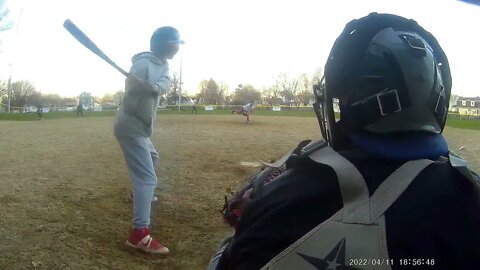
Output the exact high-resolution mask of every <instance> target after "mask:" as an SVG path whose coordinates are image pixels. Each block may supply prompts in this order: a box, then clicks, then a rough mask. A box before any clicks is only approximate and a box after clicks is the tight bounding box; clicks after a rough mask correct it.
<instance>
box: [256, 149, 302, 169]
mask: <svg viewBox="0 0 480 270" xmlns="http://www.w3.org/2000/svg"><path fill="white" fill-rule="evenodd" d="M295 149H296V148H294V149H292V150H290V151H288V152H287V153H286V154H285V155H283V157H281V158H280V159H278V160H277V161H275V162H273V163H268V162H265V161H261V160H260V163H262V165H264V166H267V167H272V168H278V167H280V166H282V165H283V164H285V162H287V160H288V159H289V158H290V157H291V156H292V153H293V151H295Z"/></svg>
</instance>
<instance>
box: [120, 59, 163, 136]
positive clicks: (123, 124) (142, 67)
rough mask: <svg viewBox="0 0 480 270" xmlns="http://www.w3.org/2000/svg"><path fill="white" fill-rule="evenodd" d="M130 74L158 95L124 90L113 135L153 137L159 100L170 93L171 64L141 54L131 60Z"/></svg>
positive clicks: (142, 91) (140, 90)
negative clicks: (169, 67) (152, 88)
mask: <svg viewBox="0 0 480 270" xmlns="http://www.w3.org/2000/svg"><path fill="white" fill-rule="evenodd" d="M132 63H133V65H132V67H131V69H130V74H132V75H135V76H136V77H137V78H140V79H143V80H145V81H147V82H148V83H150V84H151V85H152V86H154V88H155V89H156V91H158V95H153V93H152V92H150V91H147V90H144V89H129V86H128V85H126V86H125V93H124V95H123V99H122V103H121V105H120V108H119V110H118V111H117V113H116V115H115V122H114V132H115V134H116V135H118V136H144V137H148V138H149V137H150V136H152V130H153V125H154V123H155V118H156V114H157V108H158V102H159V99H160V96H161V95H163V94H165V93H166V92H167V91H168V89H170V83H171V80H170V75H169V70H168V62H167V61H166V60H165V59H159V58H157V57H156V56H155V55H153V54H152V53H151V52H142V53H139V54H136V55H135V56H133V58H132Z"/></svg>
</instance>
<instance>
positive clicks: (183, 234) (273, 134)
mask: <svg viewBox="0 0 480 270" xmlns="http://www.w3.org/2000/svg"><path fill="white" fill-rule="evenodd" d="M242 121H243V117H239V116H238V115H231V116H226V115H218V116H208V115H196V116H191V115H159V117H158V123H157V127H156V131H155V134H154V137H153V139H152V141H153V142H154V144H155V146H156V147H157V149H158V151H159V152H160V164H161V165H160V167H159V169H158V176H159V182H161V186H162V187H163V188H164V191H162V192H160V191H159V192H158V194H159V197H160V198H159V202H158V203H156V204H155V205H154V209H153V211H154V214H153V219H152V223H153V225H152V233H153V235H154V236H156V237H159V238H160V239H161V241H162V242H163V243H165V244H166V245H167V246H168V247H169V248H170V249H171V251H172V252H171V254H169V255H167V256H154V255H147V254H142V253H138V252H135V251H132V250H130V249H129V248H127V247H126V246H125V245H124V241H125V240H126V239H125V238H126V236H127V233H128V230H129V228H130V219H131V202H130V199H129V191H130V182H129V179H128V176H127V170H126V167H125V164H124V161H123V156H122V154H121V152H120V148H119V147H118V145H117V142H116V141H115V139H114V137H113V134H112V122H113V118H112V117H92V118H76V119H59V120H44V121H36V122H0V137H1V138H2V140H0V149H1V152H0V167H1V170H0V205H1V207H0V217H1V218H0V269H1V270H11V269H12V270H13V269H72V270H76V269H80V270H81V269H128V270H131V269H139V270H141V269H205V267H206V265H207V264H208V261H209V258H210V256H211V254H212V253H213V251H214V250H215V248H216V246H217V245H218V243H219V241H220V239H222V238H223V237H224V236H226V235H227V234H229V233H230V232H231V231H230V229H229V228H228V227H226V226H225V225H224V224H223V222H222V220H221V216H220V214H219V210H220V209H221V207H222V205H223V196H224V195H225V193H226V189H227V188H229V187H232V188H235V187H238V186H239V185H240V184H241V182H242V181H243V179H244V178H245V177H247V176H248V175H249V174H251V173H252V172H254V171H256V170H258V169H257V168H254V167H249V166H243V165H241V162H255V161H258V160H268V159H272V158H276V157H278V156H280V155H281V154H283V153H284V152H286V151H288V150H289V149H291V148H292V147H294V146H295V145H296V143H297V142H299V141H300V140H302V139H307V138H310V139H318V138H319V136H320V135H319V129H318V124H317V121H316V119H315V118H308V117H273V116H263V117H262V116H253V122H252V123H251V124H250V125H244V124H243V122H242ZM445 134H446V136H447V139H448V141H449V144H450V146H451V148H452V150H455V151H456V152H457V153H459V154H461V155H463V156H465V157H466V158H467V159H469V161H470V162H471V164H472V167H474V168H475V169H477V170H479V169H480V145H479V144H478V138H479V137H480V131H470V130H459V129H447V130H446V132H445ZM462 146H463V150H457V149H459V148H460V147H462Z"/></svg>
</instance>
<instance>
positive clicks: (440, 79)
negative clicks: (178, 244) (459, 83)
mask: <svg viewBox="0 0 480 270" xmlns="http://www.w3.org/2000/svg"><path fill="white" fill-rule="evenodd" d="M451 87H452V79H451V74H450V68H449V63H448V59H447V57H446V55H445V53H444V52H443V50H442V48H441V47H440V45H439V44H438V42H437V40H436V39H435V37H434V36H433V35H432V34H430V33H429V32H427V31H426V30H425V29H423V28H422V27H421V26H419V25H418V24H417V23H416V22H415V21H413V20H408V19H405V18H403V17H399V16H395V15H390V14H377V13H372V14H370V15H368V16H366V17H363V18H360V19H357V20H353V21H351V22H350V23H348V24H347V25H346V26H345V29H344V31H343V32H342V33H341V34H340V36H339V37H338V38H337V40H336V41H335V43H334V45H333V48H332V50H331V52H330V55H329V57H328V61H327V63H326V65H325V76H324V78H323V80H322V83H321V84H320V85H317V86H315V87H314V94H315V99H316V103H315V105H314V107H315V112H316V114H317V118H318V121H319V123H320V129H321V132H322V136H323V138H325V140H319V141H316V142H310V143H308V144H307V145H305V146H303V144H301V145H299V147H297V149H295V150H293V151H292V152H290V153H287V154H286V155H285V156H284V157H283V158H281V159H280V160H278V161H276V162H275V163H272V164H266V165H268V167H269V169H264V170H263V171H262V172H260V173H259V174H258V175H257V176H255V177H253V179H252V181H251V182H250V184H249V187H248V188H246V190H245V192H244V194H243V195H244V196H246V197H247V200H245V199H242V200H241V202H240V203H236V204H235V202H236V201H238V197H239V196H236V197H235V196H234V198H235V199H234V200H233V201H228V200H227V206H226V207H225V211H226V218H227V220H232V219H233V221H234V222H233V225H235V234H234V235H233V236H232V237H229V238H227V239H225V241H223V243H222V244H221V246H220V248H219V250H218V251H217V253H216V254H215V255H214V256H213V258H212V260H211V262H210V265H209V269H215V270H223V269H238V270H240V269H249V270H250V269H252V270H253V269H275V270H277V269H299V270H302V269H413V268H418V269H425V268H427V269H462V270H464V269H478V267H479V265H480V180H479V177H478V175H476V174H475V173H474V172H473V171H471V170H470V169H469V168H468V166H467V163H466V162H465V161H464V160H462V159H461V158H459V157H458V156H456V155H454V154H453V153H451V152H449V150H448V145H447V143H446V141H445V139H444V137H443V136H442V134H441V133H442V131H443V128H444V126H445V123H446V121H447V111H448V105H449V99H450V92H451ZM333 99H338V100H339V107H340V111H341V112H340V119H337V117H336V115H335V113H334V111H333V105H334V103H333V101H334V100H333ZM275 168H277V169H278V170H280V171H281V174H280V175H278V176H277V177H275V178H274V180H273V181H270V182H268V183H266V181H265V180H264V179H266V176H268V175H270V173H271V172H273V170H275ZM282 168H283V169H282ZM250 189H251V190H250ZM242 197H243V196H242ZM232 216H233V217H232ZM230 223H231V224H232V221H230ZM413 258H417V259H413Z"/></svg>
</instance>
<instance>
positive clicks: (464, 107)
mask: <svg viewBox="0 0 480 270" xmlns="http://www.w3.org/2000/svg"><path fill="white" fill-rule="evenodd" d="M451 111H452V112H456V113H458V114H459V115H473V116H480V97H458V99H457V100H456V102H455V103H454V104H453V105H452V106H451Z"/></svg>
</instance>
